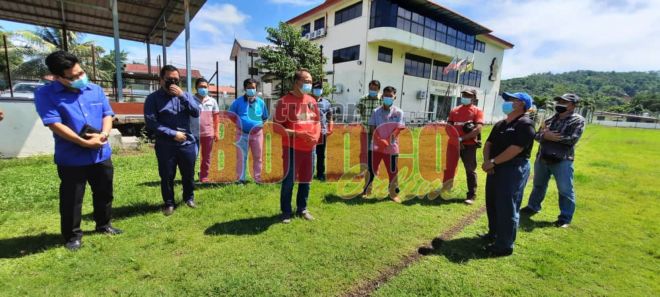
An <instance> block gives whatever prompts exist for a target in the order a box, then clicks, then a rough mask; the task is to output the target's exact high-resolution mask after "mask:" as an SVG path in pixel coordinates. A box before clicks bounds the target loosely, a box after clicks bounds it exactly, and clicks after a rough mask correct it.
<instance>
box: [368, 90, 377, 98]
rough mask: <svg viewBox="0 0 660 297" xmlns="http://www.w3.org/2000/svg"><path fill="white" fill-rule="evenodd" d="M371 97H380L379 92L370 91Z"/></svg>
mask: <svg viewBox="0 0 660 297" xmlns="http://www.w3.org/2000/svg"><path fill="white" fill-rule="evenodd" d="M369 97H378V91H372V90H369Z"/></svg>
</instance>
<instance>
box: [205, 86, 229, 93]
mask: <svg viewBox="0 0 660 297" xmlns="http://www.w3.org/2000/svg"><path fill="white" fill-rule="evenodd" d="M218 89H219V90H220V93H224V92H227V94H236V88H234V87H232V86H220V87H216V86H209V92H211V93H216V92H217V91H218Z"/></svg>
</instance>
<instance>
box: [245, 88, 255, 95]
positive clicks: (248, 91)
mask: <svg viewBox="0 0 660 297" xmlns="http://www.w3.org/2000/svg"><path fill="white" fill-rule="evenodd" d="M245 94H246V95H248V97H254V96H257V89H246V90H245Z"/></svg>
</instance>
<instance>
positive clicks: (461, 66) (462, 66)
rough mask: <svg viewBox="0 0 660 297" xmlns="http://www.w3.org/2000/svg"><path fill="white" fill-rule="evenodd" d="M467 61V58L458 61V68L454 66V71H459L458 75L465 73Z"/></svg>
mask: <svg viewBox="0 0 660 297" xmlns="http://www.w3.org/2000/svg"><path fill="white" fill-rule="evenodd" d="M466 61H467V58H465V59H462V60H460V61H458V63H456V66H454V70H458V73H463V72H465V62H466Z"/></svg>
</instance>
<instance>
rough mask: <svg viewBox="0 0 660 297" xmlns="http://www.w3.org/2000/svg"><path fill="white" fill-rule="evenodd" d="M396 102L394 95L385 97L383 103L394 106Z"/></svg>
mask: <svg viewBox="0 0 660 297" xmlns="http://www.w3.org/2000/svg"><path fill="white" fill-rule="evenodd" d="M392 104H394V98H392V97H383V105H385V106H392Z"/></svg>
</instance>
